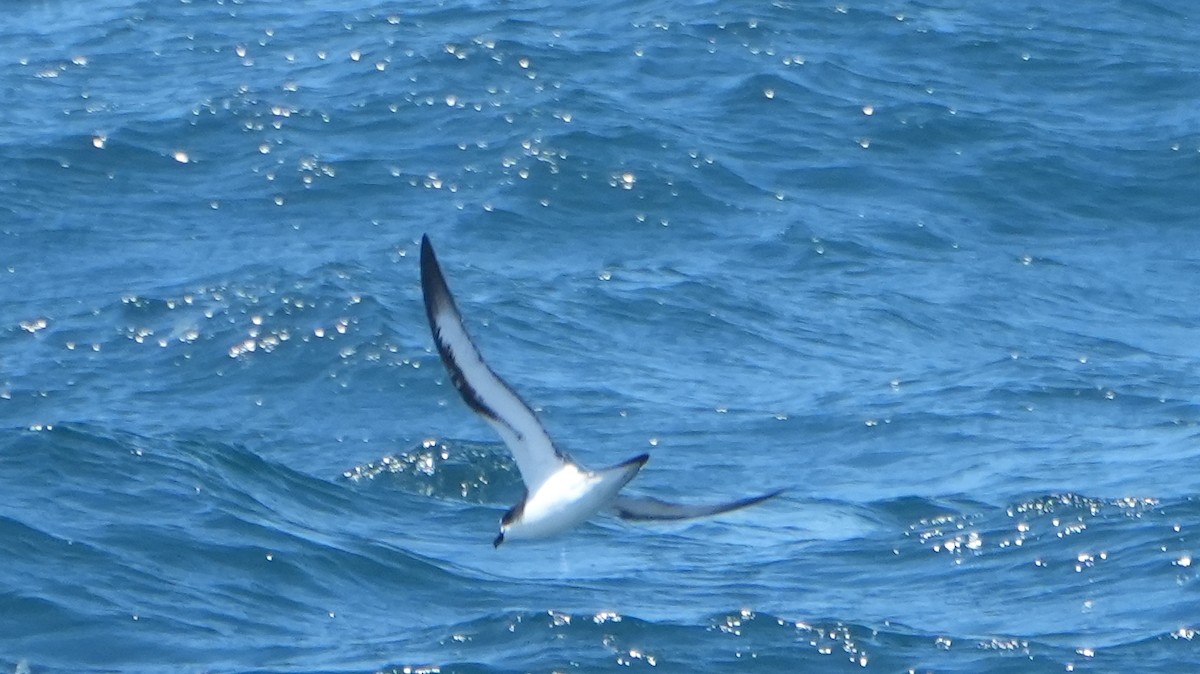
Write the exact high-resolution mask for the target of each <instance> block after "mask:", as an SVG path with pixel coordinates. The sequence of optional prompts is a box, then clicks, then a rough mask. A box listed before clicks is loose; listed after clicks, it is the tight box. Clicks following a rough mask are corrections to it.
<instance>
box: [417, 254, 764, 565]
mask: <svg viewBox="0 0 1200 674" xmlns="http://www.w3.org/2000/svg"><path fill="white" fill-rule="evenodd" d="M421 291H422V294H423V295H424V297H425V315H426V316H427V317H428V318H429V328H430V330H431V331H432V332H433V341H434V343H435V344H436V345H437V350H438V355H440V356H441V358H442V363H443V364H445V366H446V370H447V371H448V372H449V373H450V381H452V382H453V383H454V388H456V389H458V392H459V393H460V394H461V395H462V398H463V400H464V401H466V403H467V405H468V406H469V407H470V408H471V409H473V410H475V412H477V413H478V414H479V415H480V416H482V417H483V418H484V420H485V421H487V422H488V424H489V425H491V427H492V428H494V429H496V432H497V433H499V434H500V437H501V438H502V439H503V440H504V444H505V445H507V446H508V450H509V451H510V452H512V455H513V459H515V460H516V462H517V469H518V470H519V471H520V472H521V480H522V481H523V482H524V483H525V495H524V496H523V497H522V498H521V500H520V501H519V502H518V503H517V504H516V505H515V506H513V507H512V508H510V509H509V510H508V512H506V513H504V517H502V518H501V519H500V533H499V534H498V535H497V536H496V539H495V540H494V541H493V542H492V545H494V546H496V547H499V546H500V544H501V543H503V542H504V541H506V540H519V539H536V538H546V537H549V536H554V535H556V534H560V533H563V532H565V531H567V530H569V529H572V528H574V527H575V526H577V525H579V524H582V523H583V522H584V521H585V520H587V519H589V518H590V517H591V516H592V515H595V514H596V513H598V512H600V511H601V510H603V509H606V508H608V509H611V510H612V511H614V512H615V513H616V514H617V516H619V517H621V518H622V519H625V520H631V521H655V520H684V519H691V518H694V517H704V516H706V515H717V514H719V513H724V512H729V511H731V510H737V509H739V508H745V507H746V506H750V505H754V504H755V503H759V502H761V501H765V500H766V499H769V498H771V497H772V496H776V495H778V494H779V493H780V492H781V491H783V490H782V489H781V490H777V491H773V492H770V493H767V494H761V495H759V496H751V497H749V498H743V499H738V500H736V501H730V502H727V503H718V504H714V505H685V504H680V503H669V502H667V501H662V500H660V499H657V498H652V497H647V496H623V495H621V494H620V493H619V492H620V491H621V488H622V487H624V486H625V485H626V484H627V483H628V482H629V481H630V480H632V479H633V478H634V476H635V475H637V474H638V471H639V470H641V469H642V466H644V465H645V464H646V461H648V460H649V459H650V455H649V454H639V455H638V456H635V457H633V458H632V459H629V460H627V461H624V462H622V463H618V464H617V465H615V466H611V467H609V468H602V469H600V470H588V469H587V468H584V467H583V466H581V465H580V464H578V463H576V462H575V461H574V460H572V459H571V457H569V456H567V455H566V454H565V453H564V452H562V451H561V450H560V449H558V448H557V447H555V445H554V442H553V441H552V440H551V439H550V436H549V435H548V434H547V433H546V429H545V428H544V427H543V426H542V424H541V422H540V421H538V418H537V415H535V414H534V413H533V410H532V409H530V407H529V405H528V404H526V403H525V401H524V400H522V399H521V396H519V395H517V393H516V391H513V390H512V387H510V386H509V385H508V384H506V383H505V382H504V380H503V379H501V378H500V377H498V376H497V375H496V373H495V372H493V371H492V369H491V368H490V367H488V364H487V363H485V362H484V360H483V357H482V356H480V355H479V349H477V348H476V347H475V343H474V342H473V341H472V340H471V336H470V335H469V334H467V329H466V327H464V326H463V320H462V315H461V314H460V313H459V312H458V307H457V306H456V305H455V303H454V297H453V296H452V295H451V294H450V288H449V287H447V286H446V278H445V276H443V275H442V268H441V267H440V266H439V265H438V261H437V256H435V255H434V252H433V246H432V245H431V244H430V243H429V237H428V236H422V237H421Z"/></svg>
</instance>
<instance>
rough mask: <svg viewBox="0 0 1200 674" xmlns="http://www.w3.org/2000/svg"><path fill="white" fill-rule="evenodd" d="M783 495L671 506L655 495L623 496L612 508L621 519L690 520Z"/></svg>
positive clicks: (644, 520) (777, 491) (776, 494)
mask: <svg viewBox="0 0 1200 674" xmlns="http://www.w3.org/2000/svg"><path fill="white" fill-rule="evenodd" d="M781 493H783V490H782V489H777V490H775V491H773V492H770V493H768V494H760V495H758V496H751V497H749V498H743V499H738V500H736V501H729V502H726V503H716V504H684V503H670V502H669V501H663V500H662V499H657V498H654V497H652V496H626V495H619V496H617V498H616V499H615V500H614V501H613V504H612V508H613V510H614V511H615V512H616V514H617V516H618V517H620V518H621V519H623V520H630V521H634V522H652V521H671V520H690V519H692V518H695V517H708V516H709V515H720V514H721V513H727V512H729V511H731V510H738V509H740V508H745V507H746V506H752V505H754V504H755V503H761V502H763V501H765V500H767V499H769V498H772V497H775V496H778V495H779V494H781Z"/></svg>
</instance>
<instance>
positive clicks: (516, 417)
mask: <svg viewBox="0 0 1200 674" xmlns="http://www.w3.org/2000/svg"><path fill="white" fill-rule="evenodd" d="M421 288H422V290H423V292H424V296H425V310H426V315H427V316H428V317H429V324H430V328H431V329H432V332H433V338H434V341H435V342H436V343H437V347H438V352H439V353H440V354H441V357H442V361H443V362H444V363H445V365H446V369H447V370H448V371H449V373H450V378H451V380H452V381H453V383H454V386H455V388H457V389H458V392H459V393H460V394H461V395H462V397H463V400H465V401H466V403H467V404H468V405H469V406H470V407H471V408H472V409H473V410H475V411H476V412H477V413H479V415H480V416H482V417H483V418H484V420H486V421H487V422H488V423H489V424H490V425H491V426H492V428H494V429H496V432H497V433H498V434H499V435H500V437H501V438H502V439H503V440H504V444H506V445H507V446H508V449H509V451H510V452H512V455H513V459H514V460H516V462H517V468H518V469H519V470H520V471H521V478H522V480H524V482H525V486H526V488H527V489H528V490H529V491H531V492H532V491H536V490H537V489H538V487H540V486H541V485H542V484H543V483H544V482H545V481H546V480H547V479H549V477H550V476H551V475H553V474H554V473H556V472H557V471H558V470H559V469H560V468H562V467H563V466H564V465H566V463H567V459H566V457H565V456H563V455H562V454H561V453H560V452H559V451H558V450H556V449H555V447H554V443H553V442H552V441H551V440H550V436H549V435H547V434H546V430H545V429H544V428H543V427H542V424H541V422H540V421H538V418H537V416H536V415H535V414H534V413H533V410H531V409H530V408H529V406H528V405H527V404H525V401H523V400H521V397H520V396H518V395H517V394H516V393H515V392H514V391H513V390H512V388H510V387H509V386H508V384H506V383H504V380H502V379H500V377H498V376H496V373H494V372H492V370H491V368H489V367H488V365H487V363H485V362H484V361H483V357H482V356H480V355H479V349H477V348H476V347H475V344H474V342H472V341H471V336H470V335H469V334H467V330H466V328H465V327H464V326H463V321H462V316H461V315H460V314H459V312H458V308H457V307H456V306H455V304H454V298H453V297H452V296H451V295H450V289H449V288H448V287H447V286H446V280H445V278H444V277H443V275H442V270H441V268H440V267H439V266H438V263H437V258H436V256H435V255H434V253H433V247H432V246H431V245H430V244H429V240H428V239H422V241H421Z"/></svg>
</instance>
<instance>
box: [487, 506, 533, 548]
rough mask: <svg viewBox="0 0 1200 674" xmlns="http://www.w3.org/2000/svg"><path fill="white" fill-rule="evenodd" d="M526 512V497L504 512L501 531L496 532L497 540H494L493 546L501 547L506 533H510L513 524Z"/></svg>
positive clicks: (501, 519)
mask: <svg viewBox="0 0 1200 674" xmlns="http://www.w3.org/2000/svg"><path fill="white" fill-rule="evenodd" d="M524 512H525V497H521V500H520V501H519V502H518V503H517V505H515V506H513V507H511V508H509V509H508V512H506V513H504V517H501V518H500V533H498V534H496V538H495V540H493V541H492V547H493V548H498V547H500V544H501V543H503V542H504V534H506V533H508V530H509V528H510V527H512V525H513V524H516V522H517V520H519V519H521V515H522V514H523V513H524Z"/></svg>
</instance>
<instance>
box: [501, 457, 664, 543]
mask: <svg viewBox="0 0 1200 674" xmlns="http://www.w3.org/2000/svg"><path fill="white" fill-rule="evenodd" d="M649 458H650V457H649V456H648V455H646V454H643V455H641V456H639V457H636V458H634V459H632V460H631V461H628V462H626V463H623V464H621V465H619V466H613V467H612V468H608V469H605V470H601V471H595V472H593V471H590V470H584V469H583V468H580V467H579V465H578V464H574V463H568V464H566V465H564V466H563V467H562V468H560V469H559V470H558V472H556V473H554V474H553V475H551V476H550V477H549V478H547V479H546V481H545V482H543V483H542V485H541V486H540V487H538V488H537V490H536V491H534V492H531V493H530V494H529V495H528V496H526V497H525V500H524V501H522V503H521V504H519V505H518V506H517V507H518V508H520V511H519V513H518V512H517V511H516V508H514V509H513V510H510V511H509V512H511V513H513V514H514V515H517V514H519V515H520V516H519V517H514V518H511V519H509V518H506V519H509V521H508V522H505V521H504V520H501V529H502V532H501V533H502V536H503V540H521V539H526V540H528V539H535V538H547V537H550V536H555V535H558V534H561V533H563V532H565V531H569V530H571V529H574V528H575V527H577V526H579V525H580V524H583V523H584V522H585V521H586V520H588V519H589V518H590V517H591V516H592V515H595V514H596V513H597V512H599V511H600V510H602V509H603V508H605V507H606V506H608V505H609V504H610V503H612V501H613V499H614V498H616V496H617V492H619V491H621V488H622V487H624V486H625V485H626V484H627V483H628V482H629V481H630V480H632V479H633V478H634V476H635V475H637V474H638V471H639V470H641V468H642V464H644V463H645V462H646V460H647V459H649Z"/></svg>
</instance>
